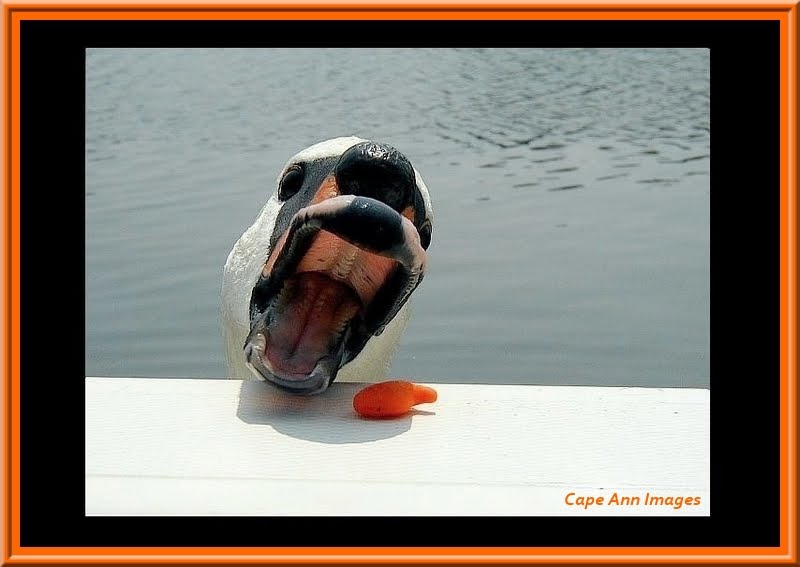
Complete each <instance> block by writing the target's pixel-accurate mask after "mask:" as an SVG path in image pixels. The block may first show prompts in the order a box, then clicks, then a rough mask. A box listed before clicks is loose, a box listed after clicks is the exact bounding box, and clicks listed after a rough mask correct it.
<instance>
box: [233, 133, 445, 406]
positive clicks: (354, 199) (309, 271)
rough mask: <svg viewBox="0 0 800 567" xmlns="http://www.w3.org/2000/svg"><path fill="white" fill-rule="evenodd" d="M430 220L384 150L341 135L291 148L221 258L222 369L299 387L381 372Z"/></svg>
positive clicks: (417, 188) (415, 280) (420, 268)
mask: <svg viewBox="0 0 800 567" xmlns="http://www.w3.org/2000/svg"><path fill="white" fill-rule="evenodd" d="M432 229H433V209H432V206H431V200H430V195H429V193H428V188H427V186H426V185H425V182H424V181H423V179H422V177H421V176H420V174H419V172H418V171H417V170H416V168H414V166H413V165H412V164H411V162H410V161H409V160H408V158H406V156H404V155H403V154H402V153H401V152H400V151H398V150H397V149H395V148H394V147H392V146H390V145H388V144H383V143H378V142H374V141H371V140H367V139H364V138H359V137H355V136H348V137H341V138H333V139H330V140H325V141H322V142H319V143H316V144H314V145H312V146H310V147H308V148H306V149H304V150H302V151H300V152H299V153H297V154H296V155H295V156H294V157H292V158H291V159H289V161H288V162H287V163H286V165H285V166H284V167H283V169H282V170H281V172H280V174H279V175H278V178H277V182H276V188H275V192H274V194H273V195H272V196H271V197H270V198H269V199H268V200H267V201H266V203H265V204H264V206H263V207H262V209H261V211H260V212H259V214H258V215H257V216H256V218H255V221H254V222H253V224H252V225H251V226H250V227H249V228H248V229H247V230H245V232H244V233H243V234H242V236H241V237H240V238H239V240H238V241H237V242H236V243H235V244H234V246H233V248H232V249H231V251H230V253H229V255H228V258H227V261H226V262H225V267H224V270H223V281H222V307H221V317H222V327H223V335H224V337H223V338H224V342H225V352H226V359H227V364H228V376H229V377H230V378H236V379H252V378H256V379H259V380H265V381H267V382H269V383H270V384H272V385H274V386H276V387H277V388H279V389H281V390H285V391H289V392H292V393H296V394H303V395H309V394H317V393H319V392H322V391H324V390H325V389H326V388H328V386H330V384H331V383H332V382H333V381H334V379H335V378H336V377H337V376H338V377H340V378H341V379H342V380H348V381H356V382H364V381H380V380H383V379H385V378H386V375H387V373H388V369H389V365H390V363H391V360H392V357H393V355H394V353H395V351H396V349H397V346H398V342H399V340H400V337H401V335H402V333H403V330H404V329H405V326H406V323H407V321H408V318H409V314H410V312H409V305H410V303H409V301H408V300H409V297H410V296H411V294H412V293H413V292H414V290H416V289H417V287H418V286H419V284H420V282H421V281H422V279H423V277H424V275H425V267H426V260H427V249H428V246H429V245H430V241H431V233H432Z"/></svg>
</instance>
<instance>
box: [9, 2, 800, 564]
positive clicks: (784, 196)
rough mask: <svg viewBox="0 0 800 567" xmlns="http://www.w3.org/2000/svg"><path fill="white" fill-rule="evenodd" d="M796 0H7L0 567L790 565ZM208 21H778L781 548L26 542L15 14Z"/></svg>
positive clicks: (793, 551) (793, 523) (793, 544)
mask: <svg viewBox="0 0 800 567" xmlns="http://www.w3.org/2000/svg"><path fill="white" fill-rule="evenodd" d="M798 1H800V0H765V1H762V2H759V1H758V0H732V1H725V0H718V1H714V0H706V1H704V2H694V1H692V0H661V1H652V0H641V1H635V0H617V1H614V2H602V1H599V0H582V1H581V0H563V1H560V2H559V1H557V0H552V1H549V2H542V1H536V0H527V1H526V0H499V1H497V2H495V3H492V2H491V0H457V1H455V2H448V1H447V0H435V1H432V2H428V1H426V0H390V1H384V2H382V3H376V2H371V1H370V0H347V1H341V2H338V1H336V0H329V1H325V0H316V1H315V0H299V1H295V2H290V1H288V0H284V1H272V2H269V1H267V2H264V1H259V0H237V1H234V2H231V3H225V2H223V1H218V2H213V1H210V0H199V1H189V0H186V1H181V0H173V1H171V2H160V1H159V0H139V1H135V0H128V1H126V0H121V1H119V2H112V1H110V0H106V1H103V0H83V1H81V2H73V1H70V0H64V1H47V0H0V2H2V18H3V22H2V28H3V34H2V38H3V39H2V41H1V43H2V49H3V57H2V65H3V85H4V88H3V113H2V123H3V126H4V136H3V146H4V151H3V188H4V189H3V199H2V210H3V212H2V221H3V224H2V230H0V238H1V239H2V245H0V250H1V251H2V256H3V280H2V296H3V300H2V318H3V321H4V323H5V324H4V325H3V326H2V327H0V328H2V335H0V336H2V340H0V343H2V354H3V367H2V368H3V387H2V394H0V399H2V407H3V409H4V410H6V411H4V412H3V416H4V417H3V420H2V445H3V453H2V459H3V467H2V481H3V482H2V491H1V496H0V502H2V511H1V512H2V516H0V526H3V528H2V529H1V530H0V531H1V532H2V533H0V542H1V543H0V545H1V547H0V552H2V554H1V555H0V562H2V564H9V565H18V564H34V563H36V564H42V563H58V564H61V563H75V564H91V563H128V564H134V563H153V562H157V563H189V564H202V563H306V564H308V563H346V564H353V563H376V562H378V563H414V562H419V563H422V562H424V563H486V564H494V563H539V562H547V563H633V562H636V563H641V562H648V563H667V562H676V561H687V562H694V563H758V564H764V563H789V564H796V563H797V561H798V555H797V530H798V526H797V452H796V451H797V439H796V434H797V389H796V388H797V340H798V337H797V263H796V262H797V248H796V245H797V213H798V209H797V200H796V198H797V189H798V186H797V154H798V145H797V142H798V137H797V122H798V115H797V90H798V78H797V77H798V75H797V71H798V63H797V56H798V41H797V25H798ZM133 18H136V19H152V20H173V19H174V20H202V19H215V20H219V19H331V20H335V19H345V18H346V19H400V18H403V19H426V20H437V19H458V20H488V19H501V18H502V19H508V18H513V19H537V20H548V19H553V20H555V19H571V20H603V19H612V18H613V19H626V20H659V19H667V18H669V19H680V20H706V19H707V20H744V19H746V20H754V19H761V20H774V21H778V22H779V25H780V53H781V55H780V117H781V124H780V187H781V188H780V215H781V216H780V219H781V220H780V304H781V313H780V357H781V358H780V394H781V407H780V427H781V437H780V492H781V504H780V547H777V548H730V547H716V548H678V547H675V548H672V547H665V548H539V547H536V548H525V547H519V548H499V549H498V548H392V547H381V548H314V549H306V548H144V547H143V548H138V547H137V548H23V547H21V546H20V533H19V518H20V502H19V482H20V471H19V450H20V421H19V407H20V405H19V401H20V400H19V353H20V351H19V346H20V345H19V328H20V327H19V325H20V313H19V268H20V233H19V218H20V211H19V191H20V185H19V167H20V148H19V141H20V140H19V134H20V131H19V108H20V94H19V88H20V87H19V85H20V83H19V72H20V45H19V30H20V21H22V20H34V19H50V20H52V19H55V20H70V19H96V20H106V19H108V20H125V19H133Z"/></svg>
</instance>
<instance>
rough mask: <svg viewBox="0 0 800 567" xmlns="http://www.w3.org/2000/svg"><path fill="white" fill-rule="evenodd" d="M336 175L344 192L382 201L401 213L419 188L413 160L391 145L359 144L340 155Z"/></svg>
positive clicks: (340, 188)
mask: <svg viewBox="0 0 800 567" xmlns="http://www.w3.org/2000/svg"><path fill="white" fill-rule="evenodd" d="M335 174H336V182H337V184H338V186H339V191H340V192H341V193H342V194H344V195H359V196H362V197H370V198H372V199H376V200H378V201H382V202H384V203H386V204H387V205H389V206H390V207H391V208H393V209H394V210H395V211H397V212H398V213H399V212H402V211H403V209H405V208H406V207H407V206H409V205H410V204H411V201H412V198H413V195H414V188H415V187H416V179H415V177H414V168H413V167H412V166H411V162H409V161H408V158H406V156H404V155H403V154H401V153H400V152H399V151H397V150H396V149H395V148H393V147H392V146H390V145H388V144H378V143H375V142H361V143H360V144H356V145H355V146H353V147H351V148H350V149H348V150H347V151H345V152H344V153H343V154H342V156H341V157H340V158H339V163H338V164H337V165H336V169H335Z"/></svg>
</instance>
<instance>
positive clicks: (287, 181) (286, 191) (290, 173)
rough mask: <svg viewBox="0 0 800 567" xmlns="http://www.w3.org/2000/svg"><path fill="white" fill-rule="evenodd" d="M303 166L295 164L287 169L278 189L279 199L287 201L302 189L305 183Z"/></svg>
mask: <svg viewBox="0 0 800 567" xmlns="http://www.w3.org/2000/svg"><path fill="white" fill-rule="evenodd" d="M304 176H305V175H304V173H303V168H302V167H300V165H298V164H294V165H292V166H290V167H289V169H287V170H286V173H285V174H284V176H283V179H281V184H280V188H279V189H278V199H280V200H281V201H285V200H286V199H288V198H290V197H291V196H292V195H294V194H295V193H297V192H298V191H299V190H300V187H301V186H302V185H303V177H304Z"/></svg>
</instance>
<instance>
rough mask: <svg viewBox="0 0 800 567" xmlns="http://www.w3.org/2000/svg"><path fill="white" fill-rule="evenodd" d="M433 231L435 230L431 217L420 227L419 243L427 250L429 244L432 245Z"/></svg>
mask: <svg viewBox="0 0 800 567" xmlns="http://www.w3.org/2000/svg"><path fill="white" fill-rule="evenodd" d="M431 232H433V226H432V225H431V221H430V220H429V219H425V222H423V223H422V226H421V227H419V243H420V245H421V246H422V248H423V249H425V250H427V249H428V246H430V243H431Z"/></svg>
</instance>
